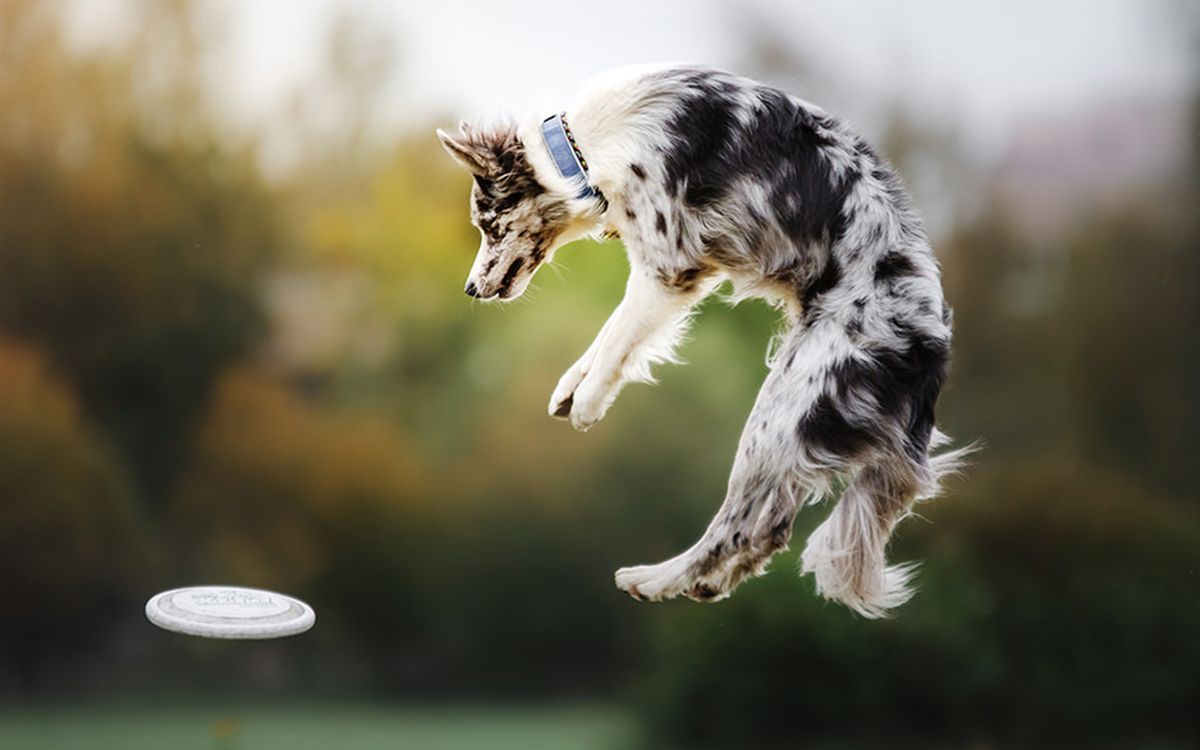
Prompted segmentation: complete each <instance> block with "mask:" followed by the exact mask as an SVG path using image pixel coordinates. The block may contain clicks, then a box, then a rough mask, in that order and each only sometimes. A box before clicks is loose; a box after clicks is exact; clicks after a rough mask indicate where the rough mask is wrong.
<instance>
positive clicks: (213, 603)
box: [146, 586, 317, 639]
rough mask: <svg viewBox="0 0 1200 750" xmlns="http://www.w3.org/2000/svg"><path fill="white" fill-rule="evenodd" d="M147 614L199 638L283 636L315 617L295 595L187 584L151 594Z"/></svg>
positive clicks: (159, 623) (165, 626) (168, 627)
mask: <svg viewBox="0 0 1200 750" xmlns="http://www.w3.org/2000/svg"><path fill="white" fill-rule="evenodd" d="M146 618H147V619H149V620H150V622H152V623H154V624H155V625H157V626H158V627H160V628H163V629H164V630H171V631H173V632H176V633H185V634H187V635H198V636H201V637H203V638H238V639H262V638H282V637H284V636H288V635H297V634H298V633H303V632H304V631H306V630H308V629H309V628H311V627H312V626H313V623H315V622H316V621H317V615H316V613H315V612H313V609H312V607H310V606H308V605H307V604H305V603H304V602H302V601H300V600H299V599H293V598H292V597H290V596H284V595H283V594H277V593H275V592H274V591H263V590H262V589H247V588H242V587H240V586H190V587H188V588H182V589H172V590H171V591H164V592H162V593H161V594H155V595H154V596H152V597H150V601H148V602H146Z"/></svg>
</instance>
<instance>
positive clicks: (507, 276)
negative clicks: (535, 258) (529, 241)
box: [465, 258, 537, 301]
mask: <svg viewBox="0 0 1200 750" xmlns="http://www.w3.org/2000/svg"><path fill="white" fill-rule="evenodd" d="M536 269H537V264H536V263H530V261H529V260H528V259H526V258H517V259H515V260H513V261H512V262H511V263H509V264H508V266H507V267H506V268H505V270H504V275H503V276H501V277H500V278H499V279H491V280H485V281H483V282H481V283H479V284H476V283H475V280H474V279H472V280H470V281H468V282H467V288H466V290H465V291H466V293H467V294H468V295H469V296H471V297H474V298H475V299H478V300H483V301H489V300H510V299H516V298H517V297H520V296H521V295H522V294H524V293H525V290H526V289H527V288H528V287H529V282H530V281H532V280H533V272H534V271H535V270H536Z"/></svg>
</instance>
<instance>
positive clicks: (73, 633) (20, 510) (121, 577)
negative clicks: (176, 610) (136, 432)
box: [0, 338, 155, 692]
mask: <svg viewBox="0 0 1200 750" xmlns="http://www.w3.org/2000/svg"><path fill="white" fill-rule="evenodd" d="M154 552H155V550H154V549H153V547H151V546H150V544H149V543H148V540H147V537H146V535H145V524H144V519H143V518H142V517H141V515H140V513H139V511H138V509H137V507H136V505H135V503H134V499H133V495H132V493H131V492H130V488H129V485H128V482H127V481H126V477H125V476H124V473H123V471H122V469H121V467H120V465H119V464H118V463H117V462H116V461H114V460H113V457H112V456H111V455H110V454H109V452H108V451H107V450H106V448H105V445H104V443H103V442H102V441H100V440H97V439H96V437H95V436H94V435H93V434H91V432H90V430H89V429H88V427H87V425H86V424H85V422H84V420H82V419H81V418H80V416H79V413H78V409H77V407H76V403H75V399H74V397H73V396H72V394H71V391H70V389H69V388H68V387H67V386H66V385H65V384H64V383H63V382H62V381H61V380H60V379H59V378H57V377H54V376H52V375H51V374H50V372H49V371H48V368H47V366H46V364H45V362H43V361H42V360H41V358H40V357H39V356H38V355H37V354H36V353H35V352H34V351H33V350H31V349H30V348H28V347H26V346H22V345H20V344H17V343H15V342H13V341H11V340H9V339H2V338H0V570H2V571H4V574H3V580H4V596H2V597H0V692H2V691H4V690H5V688H9V689H11V688H13V687H25V688H30V687H34V686H35V683H36V682H37V677H38V672H37V670H36V669H35V667H37V666H40V665H41V664H40V662H41V659H43V658H45V657H46V656H47V654H54V655H56V656H57V659H58V660H62V661H67V660H69V659H70V658H72V657H74V656H77V654H78V651H77V649H75V648H70V646H72V645H74V646H78V645H80V644H88V645H90V646H94V645H95V644H96V643H98V642H100V641H101V640H102V637H103V636H105V635H106V634H107V633H108V632H109V628H110V627H111V626H112V625H113V621H114V618H113V616H112V615H113V614H114V612H115V611H119V608H115V607H114V605H118V604H120V605H124V604H127V603H128V602H129V600H130V598H131V594H132V595H133V597H132V598H134V599H136V594H137V591H138V587H139V586H140V585H142V584H144V582H145V580H146V577H147V576H146V566H147V564H148V563H149V562H150V561H151V560H152V559H153V557H152V555H153V554H154ZM134 606H135V607H136V604H135V605H134ZM13 679H15V680H16V681H17V685H15V686H14V685H12V684H11V683H10V680H13Z"/></svg>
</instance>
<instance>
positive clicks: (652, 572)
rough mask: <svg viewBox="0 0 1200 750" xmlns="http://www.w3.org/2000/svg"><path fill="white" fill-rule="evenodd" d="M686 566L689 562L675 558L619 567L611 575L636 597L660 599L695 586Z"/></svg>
mask: <svg viewBox="0 0 1200 750" xmlns="http://www.w3.org/2000/svg"><path fill="white" fill-rule="evenodd" d="M689 567H690V564H689V563H686V562H685V561H682V560H679V559H678V558H676V559H674V560H668V561H666V562H663V563H659V564H658V565H637V566H635V567H632V568H621V569H620V570H618V571H617V573H616V575H615V576H614V580H615V581H616V584H617V588H619V589H621V590H622V591H624V592H625V593H627V594H629V595H630V596H632V597H633V598H634V599H637V600H638V601H644V602H660V601H663V600H664V599H671V598H673V597H676V596H678V595H679V594H687V595H688V596H691V590H692V589H693V588H696V586H697V584H696V582H695V581H693V580H692V577H691V576H689V575H688V572H687V571H688V568H689ZM715 595H716V594H715V592H714V596H715ZM691 598H697V597H691ZM710 599H711V597H710Z"/></svg>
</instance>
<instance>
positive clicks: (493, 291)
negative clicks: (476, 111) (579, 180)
mask: <svg viewBox="0 0 1200 750" xmlns="http://www.w3.org/2000/svg"><path fill="white" fill-rule="evenodd" d="M459 128H460V133H459V134H457V135H451V134H449V133H446V132H445V131H442V130H438V131H437V134H438V138H439V139H440V140H441V142H442V146H444V147H445V149H446V151H447V152H449V154H450V155H451V156H452V157H454V159H455V161H457V162H458V163H459V164H461V165H462V166H463V167H465V168H466V169H467V171H469V172H470V173H471V174H472V176H474V178H475V184H474V186H473V187H472V188H471V223H472V224H474V225H475V226H476V227H477V228H478V229H479V233H480V234H481V235H482V237H483V241H482V242H481V243H480V245H479V252H478V253H477V254H476V256H475V264H474V265H473V266H471V273H470V276H468V277H467V288H466V292H467V294H469V295H471V296H472V297H478V298H479V299H502V300H506V299H515V298H517V297H520V296H521V295H522V294H523V293H524V292H525V290H526V289H527V288H528V287H529V282H530V280H532V279H533V274H534V272H535V271H536V270H537V269H538V266H540V265H541V264H542V261H544V260H545V259H546V258H547V256H548V255H549V254H550V253H551V252H553V250H554V249H555V248H556V247H557V246H558V245H560V244H561V243H562V242H563V241H564V235H565V234H566V231H567V228H568V227H569V225H570V224H571V218H570V211H569V210H568V202H567V200H566V199H564V198H562V197H561V196H557V195H555V194H553V193H552V192H551V191H549V190H547V189H546V188H545V186H543V185H542V184H541V183H539V182H538V180H537V176H536V175H535V174H534V170H533V165H531V164H530V163H529V159H528V157H527V155H526V153H525V146H524V144H522V143H521V140H520V138H518V137H517V131H516V129H515V128H514V127H512V126H503V127H499V128H496V129H490V130H483V129H476V128H472V127H470V126H468V125H467V124H466V123H463V124H462V125H460V126H459Z"/></svg>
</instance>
